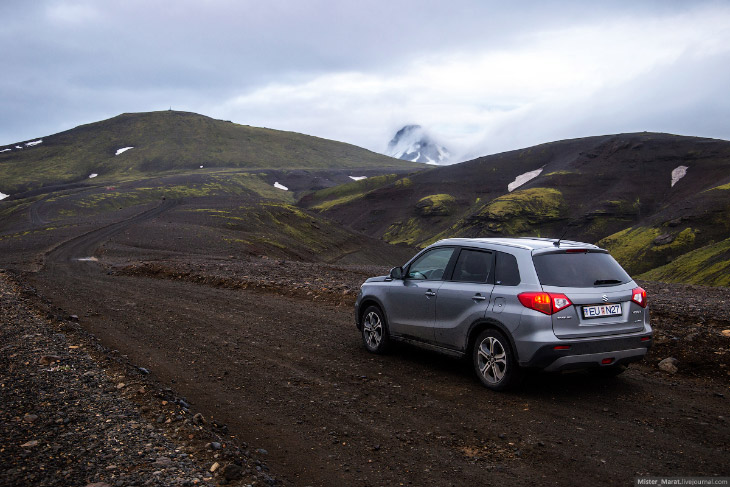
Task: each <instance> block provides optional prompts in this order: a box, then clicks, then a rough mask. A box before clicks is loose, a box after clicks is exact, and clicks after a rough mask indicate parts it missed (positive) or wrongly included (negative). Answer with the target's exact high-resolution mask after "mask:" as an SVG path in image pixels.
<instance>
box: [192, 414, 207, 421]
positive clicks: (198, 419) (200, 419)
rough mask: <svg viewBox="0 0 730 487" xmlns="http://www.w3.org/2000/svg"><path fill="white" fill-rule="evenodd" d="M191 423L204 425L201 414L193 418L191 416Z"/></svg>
mask: <svg viewBox="0 0 730 487" xmlns="http://www.w3.org/2000/svg"><path fill="white" fill-rule="evenodd" d="M193 423H195V424H205V418H204V417H203V415H202V414H200V413H197V414H196V415H195V416H193Z"/></svg>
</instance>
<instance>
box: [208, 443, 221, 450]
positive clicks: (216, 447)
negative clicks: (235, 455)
mask: <svg viewBox="0 0 730 487" xmlns="http://www.w3.org/2000/svg"><path fill="white" fill-rule="evenodd" d="M210 448H211V450H220V449H221V444H220V443H218V442H217V441H213V442H211V443H210Z"/></svg>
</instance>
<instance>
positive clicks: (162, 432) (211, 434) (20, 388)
mask: <svg viewBox="0 0 730 487" xmlns="http://www.w3.org/2000/svg"><path fill="white" fill-rule="evenodd" d="M24 294H25V292H24V291H23V290H22V289H21V288H20V287H19V286H18V285H17V284H16V283H15V282H13V279H12V278H11V276H10V275H8V274H7V273H5V272H1V271H0V323H2V328H1V329H0V343H1V344H2V347H1V348H0V465H2V468H0V484H2V485H44V486H45V485H49V486H56V485H57V486H66V485H88V484H92V485H97V486H103V485H109V486H137V485H139V486H142V485H145V486H148V485H149V486H169V485H183V486H185V485H188V486H192V485H203V486H205V485H217V484H233V485H267V484H268V485H275V484H276V481H275V480H274V479H273V477H271V476H269V475H268V473H267V471H268V467H266V465H265V464H263V463H262V462H261V461H260V460H257V459H254V458H252V455H251V453H250V452H249V451H247V450H246V447H247V445H246V444H245V443H244V444H239V443H237V442H236V441H235V439H232V438H230V436H229V435H227V434H226V433H227V427H226V426H225V425H222V424H218V423H215V422H208V421H206V418H205V416H203V415H202V414H197V413H195V412H194V411H193V410H191V409H190V405H189V404H188V403H187V402H186V401H185V400H184V399H183V398H180V397H177V396H176V395H175V394H174V393H173V391H172V389H169V388H164V387H162V386H160V385H159V384H158V383H156V382H154V381H152V380H149V379H148V377H147V373H148V371H147V370H146V369H140V368H137V367H134V366H132V365H131V364H130V363H129V362H128V361H127V360H126V359H125V358H124V357H123V356H121V355H119V353H118V352H116V351H112V350H108V349H106V348H105V347H103V346H102V345H101V344H99V343H98V342H97V341H96V340H95V339H94V338H93V337H92V336H90V335H89V334H87V333H85V332H84V330H83V329H82V328H81V326H80V325H79V324H78V323H77V321H78V320H77V318H76V317H69V316H53V315H52V314H50V313H49V314H46V315H45V316H44V315H43V314H41V313H39V311H38V310H37V309H35V307H34V305H33V304H32V303H31V300H29V299H27V298H26V297H24ZM257 467H258V468H257ZM262 467H263V468H262Z"/></svg>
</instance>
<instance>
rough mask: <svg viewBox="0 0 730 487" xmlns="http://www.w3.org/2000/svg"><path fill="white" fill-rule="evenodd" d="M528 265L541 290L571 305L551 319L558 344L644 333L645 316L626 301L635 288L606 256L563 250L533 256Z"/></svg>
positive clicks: (631, 303)
mask: <svg viewBox="0 0 730 487" xmlns="http://www.w3.org/2000/svg"><path fill="white" fill-rule="evenodd" d="M533 262H534V263H535V270H536V271H537V275H538V277H539V279H540V283H541V284H542V288H543V290H544V291H545V292H548V293H562V294H565V296H567V298H568V299H569V300H570V301H571V302H572V303H573V305H572V306H569V307H567V308H565V309H563V310H561V311H559V312H557V313H555V314H553V315H552V322H553V332H554V333H555V336H557V337H558V338H582V337H591V336H602V335H617V334H622V333H632V332H637V331H641V330H643V329H644V319H645V313H648V311H647V310H646V309H645V308H643V307H642V306H640V305H638V304H637V303H635V302H633V301H632V300H631V298H632V291H633V289H634V288H636V287H637V286H636V283H634V281H633V280H632V279H631V277H629V275H628V274H626V272H625V271H624V270H623V269H622V268H621V266H620V265H619V264H618V263H617V262H616V261H615V260H614V259H613V257H611V256H610V255H609V254H608V253H606V252H597V251H576V250H568V251H561V252H552V253H546V254H538V255H534V256H533Z"/></svg>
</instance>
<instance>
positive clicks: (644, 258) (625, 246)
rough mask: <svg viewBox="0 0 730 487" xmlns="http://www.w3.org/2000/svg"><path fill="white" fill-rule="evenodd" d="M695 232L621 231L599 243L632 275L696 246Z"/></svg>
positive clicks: (665, 261)
mask: <svg viewBox="0 0 730 487" xmlns="http://www.w3.org/2000/svg"><path fill="white" fill-rule="evenodd" d="M696 234H697V232H696V230H694V229H692V228H689V227H687V228H684V229H683V230H681V231H679V232H677V233H674V234H671V233H664V232H663V231H662V230H660V229H658V228H653V227H633V228H627V229H624V230H621V231H620V232H617V233H614V234H613V235H611V236H609V237H606V238H604V239H603V240H601V241H599V242H598V245H599V246H601V247H604V248H605V249H607V250H608V251H609V252H611V255H613V257H614V258H615V259H616V260H617V261H619V263H620V264H621V265H622V266H623V267H624V268H625V269H626V270H627V271H628V272H629V273H631V274H638V273H642V272H646V271H648V270H650V269H652V268H655V267H658V266H662V265H664V264H666V263H667V261H669V260H672V259H674V258H676V257H678V256H680V255H682V254H684V253H685V252H688V251H690V250H691V249H692V248H693V247H694V245H695V238H696Z"/></svg>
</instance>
